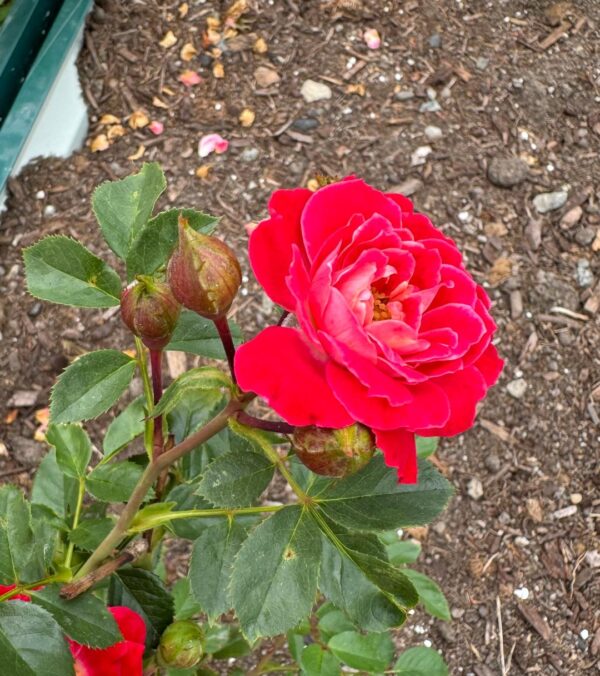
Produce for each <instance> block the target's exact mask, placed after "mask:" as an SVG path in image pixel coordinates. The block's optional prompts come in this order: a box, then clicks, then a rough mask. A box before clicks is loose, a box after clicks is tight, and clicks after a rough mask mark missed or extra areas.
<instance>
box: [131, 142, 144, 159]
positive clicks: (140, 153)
mask: <svg viewBox="0 0 600 676" xmlns="http://www.w3.org/2000/svg"><path fill="white" fill-rule="evenodd" d="M145 152H146V147H145V146H144V145H143V144H140V146H139V147H138V149H137V150H136V151H135V152H134V153H133V155H129V157H128V158H127V159H128V160H139V159H140V158H141V157H143V156H144V153H145Z"/></svg>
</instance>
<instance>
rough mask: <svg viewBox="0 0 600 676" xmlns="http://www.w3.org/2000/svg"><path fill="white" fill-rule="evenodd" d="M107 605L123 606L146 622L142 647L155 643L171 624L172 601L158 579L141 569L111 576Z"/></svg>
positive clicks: (121, 571) (123, 569)
mask: <svg viewBox="0 0 600 676" xmlns="http://www.w3.org/2000/svg"><path fill="white" fill-rule="evenodd" d="M108 603H109V605H111V606H127V607H128V608H131V609H132V610H135V612H136V613H138V614H139V615H141V616H142V618H143V619H144V622H145V623H146V630H147V635H146V646H147V647H148V648H151V647H153V646H155V645H156V644H157V643H158V640H159V639H160V636H161V634H162V633H163V631H164V630H165V629H166V628H167V627H168V626H169V624H171V622H172V621H173V599H172V597H171V595H170V594H169V592H168V591H167V590H166V589H165V587H164V585H163V583H162V582H161V581H160V579H159V578H158V577H157V576H156V575H154V573H151V572H150V571H147V570H143V569H142V568H121V569H120V570H118V571H117V572H116V573H115V574H114V575H113V576H112V577H111V584H110V587H109V593H108Z"/></svg>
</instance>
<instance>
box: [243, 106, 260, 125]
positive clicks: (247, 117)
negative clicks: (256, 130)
mask: <svg viewBox="0 0 600 676" xmlns="http://www.w3.org/2000/svg"><path fill="white" fill-rule="evenodd" d="M255 118H256V113H255V112H254V111H253V110H251V109H250V108H244V110H242V112H241V113H240V117H239V121H240V124H241V125H242V127H251V126H252V125H253V124H254V120H255Z"/></svg>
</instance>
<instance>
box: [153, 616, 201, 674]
mask: <svg viewBox="0 0 600 676" xmlns="http://www.w3.org/2000/svg"><path fill="white" fill-rule="evenodd" d="M202 640H203V634H202V630H201V629H200V627H199V626H198V625H197V624H196V623H195V622H192V621H191V620H182V621H179V622H173V624H171V625H169V626H168V627H167V628H166V629H165V631H164V633H163V635H162V636H161V637H160V645H159V646H158V657H159V662H160V663H161V665H162V666H165V667H175V668H178V669H189V668H190V667H194V666H196V664H198V662H200V660H201V659H202V654H203V652H204V650H203V646H202Z"/></svg>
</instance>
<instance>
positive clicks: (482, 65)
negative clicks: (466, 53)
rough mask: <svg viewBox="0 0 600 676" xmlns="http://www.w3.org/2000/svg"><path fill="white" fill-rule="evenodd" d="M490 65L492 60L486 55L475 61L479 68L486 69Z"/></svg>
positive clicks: (476, 66)
mask: <svg viewBox="0 0 600 676" xmlns="http://www.w3.org/2000/svg"><path fill="white" fill-rule="evenodd" d="M489 65H490V60H489V59H487V58H486V57H485V56H479V57H478V58H477V61H475V68H477V70H485V69H486V68H487V67H488V66H489Z"/></svg>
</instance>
